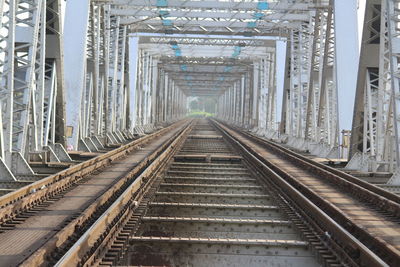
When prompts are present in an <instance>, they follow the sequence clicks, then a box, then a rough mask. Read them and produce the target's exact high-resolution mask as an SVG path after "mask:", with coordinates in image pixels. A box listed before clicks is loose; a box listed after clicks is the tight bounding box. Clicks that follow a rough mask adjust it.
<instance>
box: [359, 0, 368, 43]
mask: <svg viewBox="0 0 400 267" xmlns="http://www.w3.org/2000/svg"><path fill="white" fill-rule="evenodd" d="M366 1H367V0H358V41H359V44H360V46H361V38H362V28H363V23H364V13H365V3H366Z"/></svg>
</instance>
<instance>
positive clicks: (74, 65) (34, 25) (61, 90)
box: [0, 0, 400, 184]
mask: <svg viewBox="0 0 400 267" xmlns="http://www.w3.org/2000/svg"><path fill="white" fill-rule="evenodd" d="M341 2H342V1H337V3H335V1H333V0H314V1H312V0H301V1H300V0H299V1H292V0H282V1H277V0H271V1H235V0H232V1H211V0H207V1H177V0H135V1H133V0H132V1H131V0H109V1H108V0H84V1H75V0H68V1H67V5H66V10H65V12H63V11H62V6H63V5H62V3H63V1H61V0H2V1H0V28H1V30H0V76H1V77H0V79H1V81H0V96H1V101H0V104H1V109H0V111H1V114H0V115H1V116H0V124H1V125H2V126H3V127H1V132H0V139H1V142H0V148H1V149H0V158H1V162H0V166H1V168H0V173H1V175H2V179H3V180H6V181H17V180H18V179H19V177H23V176H26V175H28V176H29V175H33V174H34V171H33V170H32V168H31V167H30V166H29V162H30V161H37V160H41V161H44V162H45V161H52V162H70V161H71V158H70V156H69V155H68V151H70V150H75V151H76V150H78V151H87V152H96V151H98V150H101V149H102V148H103V147H104V146H105V145H106V144H113V143H114V144H117V143H120V142H122V141H124V140H126V139H128V138H131V137H133V135H135V134H143V133H145V132H146V131H150V130H152V129H153V128H154V127H159V126H164V125H167V124H169V123H171V122H173V121H176V120H179V119H181V118H182V117H184V116H185V115H186V113H187V108H188V104H187V102H188V101H187V99H188V98H189V99H191V98H192V97H197V96H207V97H214V98H215V99H216V101H217V109H218V111H217V117H218V118H221V119H224V120H225V121H228V122H230V123H231V124H233V125H238V126H241V127H243V128H246V129H249V130H251V131H253V132H256V133H257V134H259V135H261V136H264V137H266V138H272V139H275V140H278V141H279V142H285V143H287V144H288V145H289V146H291V147H293V148H296V149H300V150H304V151H309V152H311V153H312V154H314V155H317V156H319V157H327V158H335V159H337V158H348V159H349V163H348V165H347V168H348V169H354V170H360V171H366V172H390V173H394V174H395V175H394V176H393V179H392V180H391V181H390V183H395V184H399V183H400V181H399V179H398V178H397V176H398V174H397V170H398V169H399V168H398V165H399V164H400V144H399V142H400V141H399V127H400V126H399V125H398V124H399V123H398V121H399V110H400V107H399V106H398V104H399V97H398V94H399V88H398V87H399V80H398V79H399V78H398V76H399V75H398V72H399V71H398V55H399V51H398V50H399V49H398V46H399V45H398V43H399V42H398V38H399V24H398V20H399V17H398V15H399V14H398V2H397V1H392V0H382V1H381V0H368V1H367V4H366V12H365V19H364V27H363V29H364V30H363V33H362V36H361V37H360V38H361V39H362V40H361V44H362V45H361V51H360V55H358V46H357V34H356V33H357V23H356V3H353V2H355V1H350V3H341ZM64 14H65V18H64V17H63V15H64ZM340 22H342V23H340ZM349 32H354V35H352V34H349ZM358 62H359V65H358ZM357 70H358V72H357ZM353 98H354V99H353ZM353 107H354V108H353ZM350 132H351V135H350ZM350 136H351V137H350Z"/></svg>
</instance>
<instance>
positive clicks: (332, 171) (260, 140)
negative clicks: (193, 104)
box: [235, 127, 400, 216]
mask: <svg viewBox="0 0 400 267" xmlns="http://www.w3.org/2000/svg"><path fill="white" fill-rule="evenodd" d="M235 129H237V128H236V127H235ZM237 130H238V129H237ZM240 133H241V134H242V135H245V136H248V137H250V138H252V139H253V140H254V141H256V142H257V143H259V144H260V145H264V146H268V147H270V146H273V147H274V148H275V151H277V152H279V153H282V155H285V156H287V158H288V159H291V160H296V161H298V162H299V163H301V164H302V165H304V166H308V167H309V168H313V167H311V165H312V166H314V167H315V169H314V168H313V170H316V171H318V173H319V174H325V173H329V174H334V175H336V176H339V177H340V178H343V179H345V180H347V181H349V182H351V183H353V184H356V185H359V186H361V187H363V188H365V189H367V190H369V191H371V192H373V193H375V194H376V195H379V196H382V197H384V198H385V199H388V200H391V201H393V202H395V203H398V204H400V196H399V195H396V194H394V193H392V192H389V191H387V190H384V189H382V188H380V187H378V186H376V185H374V184H371V183H368V182H365V181H363V180H361V179H358V178H357V177H354V176H352V175H350V174H348V173H346V172H343V171H341V170H338V169H335V168H332V167H330V166H327V165H324V164H322V163H319V162H316V161H314V160H312V159H310V158H307V157H305V156H303V155H301V154H299V153H296V152H294V151H293V150H290V149H288V148H285V147H283V146H281V145H279V144H277V143H275V142H272V141H269V140H266V139H263V138H261V137H259V136H256V135H254V134H252V133H249V132H245V131H240ZM320 169H322V170H324V171H327V172H323V171H322V170H320ZM396 209H397V208H396ZM398 215H399V216H400V213H398Z"/></svg>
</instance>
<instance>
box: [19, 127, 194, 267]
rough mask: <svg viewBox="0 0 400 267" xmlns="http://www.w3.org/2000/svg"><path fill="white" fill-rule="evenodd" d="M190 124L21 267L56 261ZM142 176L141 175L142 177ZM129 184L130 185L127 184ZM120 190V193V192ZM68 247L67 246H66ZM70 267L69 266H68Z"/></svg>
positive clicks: (135, 183) (125, 176)
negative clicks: (77, 235) (83, 230)
mask: <svg viewBox="0 0 400 267" xmlns="http://www.w3.org/2000/svg"><path fill="white" fill-rule="evenodd" d="M191 125H192V122H187V121H186V123H185V124H183V126H182V125H178V126H181V127H182V129H180V130H179V131H178V132H177V133H176V134H174V135H173V136H172V137H171V138H169V139H168V140H167V142H165V143H164V144H163V145H161V146H160V147H158V148H157V149H156V151H154V152H152V153H151V155H150V156H148V157H147V158H145V159H144V160H143V161H142V162H141V163H139V164H138V165H137V166H135V167H134V168H133V169H132V170H131V171H129V172H128V173H126V174H125V175H124V177H122V178H120V179H119V180H118V182H117V183H115V184H114V185H113V186H112V187H111V188H109V189H108V190H107V191H106V192H104V193H103V194H102V196H101V197H99V198H98V199H96V200H95V201H94V202H93V203H92V204H91V205H90V206H89V207H87V208H86V209H85V210H84V211H83V212H82V214H81V215H80V216H79V217H78V218H76V219H74V220H72V221H71V222H70V223H68V224H67V225H66V226H65V227H63V229H62V230H60V231H59V232H58V233H57V234H55V235H54V236H53V237H51V238H50V239H49V240H48V241H47V242H46V243H45V245H44V246H42V247H41V248H40V249H38V250H37V251H36V252H34V253H33V254H32V255H31V256H30V257H29V258H28V259H26V260H25V261H24V262H23V263H22V264H21V266H43V265H48V263H49V259H57V258H59V257H61V256H62V255H61V256H60V253H61V252H60V247H65V246H66V243H68V241H69V240H70V239H71V237H73V236H74V234H75V233H76V231H78V230H79V231H80V230H81V229H85V228H88V226H90V225H91V224H92V223H93V221H95V220H96V219H97V218H98V217H99V216H101V214H102V210H104V208H107V207H108V205H107V204H109V205H112V203H113V202H114V200H115V198H118V197H119V196H120V195H121V194H122V193H123V192H124V191H123V190H124V189H125V188H126V186H125V185H127V183H128V185H127V186H128V187H130V186H132V185H137V182H136V177H137V176H138V175H139V174H141V173H142V172H143V171H145V170H147V169H148V168H149V167H148V165H149V164H152V162H154V161H157V160H158V158H159V156H160V154H162V153H163V151H164V150H165V149H167V148H168V147H169V146H170V144H171V142H174V140H175V139H176V138H177V136H180V135H181V133H182V132H186V131H187V129H190V127H191ZM175 126H176V125H175ZM150 166H151V165H150ZM142 176H143V175H142ZM132 179H135V181H134V182H131V181H132ZM129 183H130V184H129ZM121 189H122V192H120V191H121ZM67 247H68V246H67ZM70 266H71V265H70Z"/></svg>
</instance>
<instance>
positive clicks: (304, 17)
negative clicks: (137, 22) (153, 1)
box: [111, 7, 310, 21]
mask: <svg viewBox="0 0 400 267" xmlns="http://www.w3.org/2000/svg"><path fill="white" fill-rule="evenodd" d="M159 10H160V9H159V8H154V9H147V10H145V9H141V10H140V9H137V8H133V7H128V8H113V9H112V10H111V14H112V15H115V16H121V19H127V18H131V17H136V18H143V17H147V18H154V17H158V16H160V14H159ZM166 12H167V13H166V14H167V15H165V16H164V17H165V18H166V19H170V18H185V19H193V18H196V19H199V18H200V19H202V18H210V19H228V20H230V21H239V20H254V18H255V17H254V10H252V11H250V12H247V13H244V12H242V11H237V12H221V11H220V12H218V11H215V10H212V11H210V12H207V11H190V12H188V11H187V10H171V11H166ZM263 14H264V16H263V18H262V19H263V20H265V21H268V20H290V21H308V20H309V19H310V14H309V12H306V13H295V14H290V13H269V14H268V13H267V14H265V13H263Z"/></svg>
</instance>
